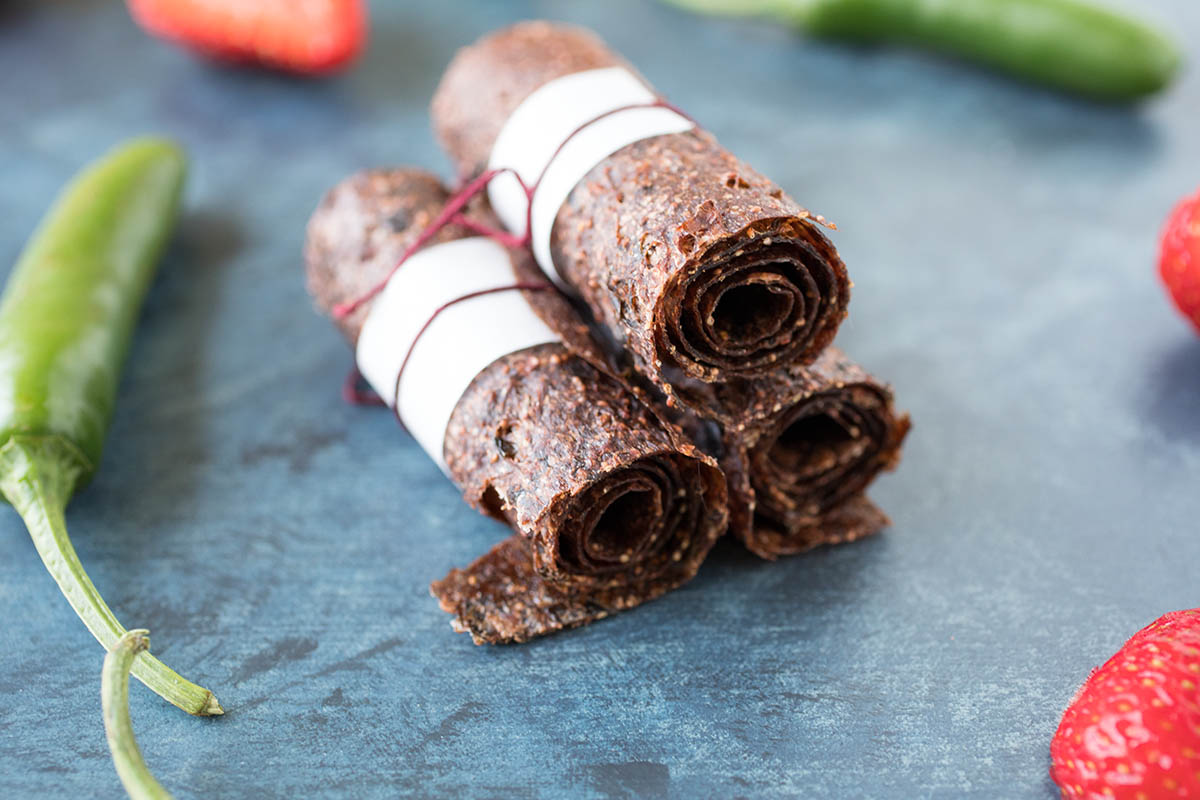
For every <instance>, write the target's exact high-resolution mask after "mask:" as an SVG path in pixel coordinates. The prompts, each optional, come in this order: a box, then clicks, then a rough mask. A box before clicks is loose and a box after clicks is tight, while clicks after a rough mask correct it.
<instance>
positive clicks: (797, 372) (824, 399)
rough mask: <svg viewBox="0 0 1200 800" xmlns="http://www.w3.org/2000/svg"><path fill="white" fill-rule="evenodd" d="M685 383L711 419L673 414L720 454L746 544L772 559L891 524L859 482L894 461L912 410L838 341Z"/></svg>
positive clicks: (733, 516)
mask: <svg viewBox="0 0 1200 800" xmlns="http://www.w3.org/2000/svg"><path fill="white" fill-rule="evenodd" d="M689 389H690V390H691V391H692V392H693V396H692V398H691V400H692V402H693V403H695V404H701V405H703V406H704V407H705V408H706V411H707V415H708V416H709V417H710V418H711V419H710V420H701V419H699V418H698V417H696V416H694V415H689V414H686V413H679V412H677V413H676V414H675V416H674V419H676V421H677V422H678V424H680V425H681V426H682V427H683V428H684V429H685V430H687V431H688V432H689V435H690V436H691V438H693V440H694V441H698V442H700V443H701V444H702V447H703V448H704V449H705V450H707V451H708V452H710V453H712V454H713V455H715V456H717V458H718V460H719V462H720V464H721V467H722V469H724V471H725V476H726V479H727V480H728V483H729V507H730V530H731V531H732V532H733V534H734V535H735V536H737V537H738V538H739V539H740V540H741V541H742V542H743V543H744V544H745V545H746V547H747V548H748V549H749V550H751V551H752V552H754V553H755V554H757V555H759V556H761V557H763V558H768V559H773V558H776V557H778V556H782V555H791V554H795V553H800V552H803V551H805V550H809V549H812V548H813V547H817V546H819V545H824V544H838V543H842V542H849V541H854V540H856V539H860V538H862V537H864V536H868V535H870V534H873V533H876V532H878V531H879V530H881V529H883V528H884V527H886V526H887V525H888V524H890V523H889V520H888V518H887V515H885V514H884V513H883V512H882V511H881V510H880V509H879V508H878V507H877V506H876V505H875V504H874V503H872V502H871V501H870V500H869V499H868V498H867V497H866V494H865V492H866V489H867V487H868V486H869V485H870V484H871V483H872V481H874V480H875V478H876V477H877V476H878V475H879V473H880V472H882V471H884V470H890V469H894V468H895V466H896V465H897V464H898V463H899V461H900V447H901V445H902V444H903V442H904V438H905V436H906V435H907V434H908V430H909V427H910V421H909V417H908V415H907V414H903V413H900V412H898V411H896V409H895V407H894V401H893V396H892V392H891V389H890V388H889V387H888V386H887V385H886V384H883V383H881V382H880V381H878V380H876V379H875V378H874V377H872V376H871V375H869V374H867V372H865V371H864V370H863V369H862V367H860V366H858V365H857V364H855V363H853V362H852V361H850V360H849V359H848V358H847V357H846V355H845V354H844V353H842V352H841V351H840V350H838V349H837V348H836V347H830V348H828V349H826V350H825V352H823V353H822V354H821V355H820V357H819V358H818V359H817V361H816V362H815V363H814V364H812V365H810V366H808V367H799V366H792V367H789V368H786V369H781V370H777V371H776V372H775V373H773V374H772V375H769V376H766V377H763V378H758V379H754V380H750V381H739V382H734V383H731V384H698V383H695V384H693V385H691V386H690V387H689ZM712 420H719V423H718V422H713V421H712Z"/></svg>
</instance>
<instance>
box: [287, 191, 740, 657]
mask: <svg viewBox="0 0 1200 800" xmlns="http://www.w3.org/2000/svg"><path fill="white" fill-rule="evenodd" d="M447 198H448V195H447V192H446V190H445V189H444V187H443V186H442V184H441V183H440V182H439V181H438V179H437V178H435V177H433V176H431V175H428V174H426V173H424V172H421V171H417V170H405V169H395V170H376V171H368V172H363V173H359V174H356V175H354V176H352V177H350V178H348V179H346V180H344V181H343V182H342V183H340V184H338V185H337V186H336V187H334V188H333V189H332V190H331V191H330V192H329V193H328V194H327V195H326V197H325V198H324V200H323V201H322V202H321V204H320V206H319V207H318V209H317V210H316V212H315V213H314V214H313V217H312V219H311V220H310V222H309V226H308V236H307V242H306V248H305V250H306V252H305V257H306V262H307V278H308V286H309V290H310V292H311V293H312V295H313V297H314V298H315V299H316V302H317V305H318V306H319V307H320V309H322V310H323V311H324V312H326V313H331V310H332V309H333V308H334V307H335V306H336V305H338V304H339V303H344V302H346V301H349V300H353V299H355V298H357V297H360V296H362V295H363V294H365V293H366V292H367V290H368V289H369V288H370V287H371V286H373V285H374V284H375V283H376V282H378V281H380V280H382V279H383V278H385V277H386V276H387V275H388V273H389V272H390V271H391V270H392V268H393V267H394V266H395V264H396V263H397V262H398V261H399V259H400V257H401V255H402V253H404V252H405V250H406V248H407V247H408V246H410V245H411V243H412V242H413V241H414V239H415V238H416V236H417V235H418V234H419V233H420V232H421V231H423V230H424V229H425V228H426V227H428V225H429V223H430V222H431V221H432V220H433V219H434V217H435V216H436V215H437V213H438V212H439V211H440V209H441V208H442V206H443V205H444V204H445V202H446V200H447ZM523 257H524V258H528V255H527V254H526V253H525V251H522V250H506V249H505V248H503V247H501V246H500V245H498V244H496V243H495V242H493V241H491V240H488V239H484V238H482V237H478V236H475V235H474V234H472V233H471V232H469V231H467V230H466V229H464V228H461V227H453V226H452V227H448V228H445V229H443V230H441V231H440V232H439V233H438V235H437V236H436V237H435V238H434V239H433V240H432V241H431V242H430V243H429V244H428V245H427V246H426V247H425V248H423V249H421V250H419V251H417V253H416V254H415V255H414V256H412V257H411V258H409V259H408V260H407V261H406V262H405V263H404V264H403V266H402V267H401V268H400V269H399V270H397V271H395V273H394V274H393V275H392V277H391V278H390V279H389V280H388V284H387V287H386V288H385V289H384V291H383V292H381V293H380V294H379V295H378V296H376V297H375V298H374V299H373V300H372V301H371V302H370V303H369V305H367V306H366V307H364V308H361V309H359V310H358V311H356V312H355V313H354V314H351V315H349V316H347V317H345V318H344V319H342V320H340V321H339V322H338V325H339V326H340V328H341V331H342V333H343V334H344V336H345V337H346V338H347V339H348V340H349V341H350V342H351V343H352V344H353V345H354V346H355V352H356V361H357V364H358V367H359V370H360V371H361V372H362V373H363V375H364V377H365V378H366V379H367V381H368V382H369V383H370V384H371V385H372V388H374V389H375V390H376V391H377V392H378V393H379V394H380V396H381V397H382V398H383V399H384V400H385V401H386V402H387V403H388V404H389V405H392V406H393V407H394V408H395V407H397V403H398V416H399V417H400V418H401V420H402V421H403V422H404V423H405V426H406V427H407V428H408V429H409V431H410V432H411V433H412V434H413V435H414V437H415V438H416V439H417V441H418V442H419V443H420V444H421V446H422V447H423V448H424V449H425V450H426V452H427V453H428V454H429V455H430V456H431V457H432V458H433V459H434V460H435V461H437V462H438V463H439V465H440V466H441V467H442V469H443V470H444V471H445V473H446V474H447V475H448V476H449V477H450V479H451V480H452V481H453V482H454V483H455V484H456V485H457V486H458V487H459V488H460V489H461V490H462V493H463V496H464V498H465V499H466V500H467V502H468V503H469V504H470V505H472V506H474V507H475V508H476V509H478V510H480V511H481V512H483V513H485V514H487V515H489V516H491V517H494V518H496V519H498V520H501V521H503V522H506V523H507V524H508V525H509V526H510V527H511V528H512V529H513V530H514V531H515V532H516V533H515V535H513V536H510V537H509V538H508V539H507V540H505V541H503V542H501V543H500V544H498V545H496V546H495V547H494V548H492V550H491V551H490V552H488V553H487V554H485V555H484V556H482V557H481V558H479V559H478V560H476V561H475V562H474V563H473V564H471V565H470V566H468V567H467V568H465V569H461V570H459V569H456V570H453V571H452V572H451V573H450V574H449V575H447V576H446V577H445V578H443V579H442V580H440V581H436V582H435V583H434V584H433V587H432V592H433V594H434V596H435V597H436V598H437V599H438V601H439V602H440V604H441V606H442V607H443V608H444V609H445V610H446V611H448V612H450V613H451V614H453V615H454V621H453V626H454V628H455V629H456V630H458V631H462V632H468V633H470V634H471V636H472V638H473V639H474V640H475V642H476V643H506V642H521V641H526V640H528V639H531V638H533V637H536V636H540V635H544V634H548V633H552V632H555V631H558V630H562V629H565V628H570V627H575V626H578V625H583V624H586V623H588V622H591V621H593V620H596V619H600V618H602V617H605V616H608V615H609V614H612V613H614V612H616V611H621V610H624V609H627V608H630V607H632V606H636V605H638V604H640V603H642V602H645V601H647V600H650V599H653V598H655V597H657V596H659V595H661V594H663V593H664V592H666V591H668V590H670V589H673V588H675V587H678V586H680V585H681V584H683V583H684V582H686V581H687V580H689V579H690V578H691V577H692V576H693V575H695V574H696V571H697V569H698V568H699V566H700V564H701V562H702V561H703V560H704V557H705V556H706V555H707V554H708V551H709V550H710V549H711V547H712V545H713V543H714V542H715V540H716V539H717V537H718V536H719V535H720V534H721V533H723V532H724V530H725V528H726V525H727V503H726V492H725V481H724V476H723V475H722V473H721V471H720V469H719V468H718V467H717V466H716V463H715V461H714V460H713V459H712V458H710V457H708V456H706V455H704V454H703V453H701V452H700V451H699V450H697V449H696V448H695V447H694V446H693V445H692V444H690V443H689V442H687V441H686V439H685V438H684V437H683V435H682V433H681V432H680V431H679V430H678V429H677V428H676V427H674V426H673V425H671V424H670V423H668V422H666V421H665V420H663V419H661V418H660V417H659V416H658V415H657V414H656V413H655V412H654V411H653V410H652V409H651V408H650V407H648V406H647V405H645V404H643V403H642V402H640V401H639V400H638V399H637V397H636V396H635V395H634V394H632V393H631V392H630V391H629V390H628V389H627V388H626V387H625V386H624V385H623V384H622V383H621V382H619V381H618V380H616V379H614V378H612V377H610V376H608V375H606V374H605V373H603V372H602V371H601V370H599V369H597V368H596V367H595V366H593V365H592V364H591V363H589V362H588V361H587V360H586V359H584V358H581V357H579V356H576V355H572V353H571V352H570V351H568V350H567V348H566V347H565V346H564V345H563V344H562V343H561V341H560V340H559V338H558V336H557V334H556V333H555V332H554V327H552V326H551V325H549V324H547V322H546V317H548V316H549V315H552V314H554V313H556V312H555V309H556V308H557V313H561V314H563V315H564V316H565V315H568V314H570V313H572V312H571V311H570V308H569V306H567V305H566V303H565V301H564V300H563V299H562V298H561V297H560V296H558V295H557V293H555V292H553V291H530V292H517V291H501V292H497V293H495V294H490V295H486V296H481V297H475V298H472V299H470V300H467V301H465V302H460V303H458V304H456V305H453V306H451V307H449V308H447V309H446V310H445V312H444V313H442V314H440V315H436V316H435V314H436V309H437V308H438V307H439V306H441V305H442V304H444V303H446V302H448V301H451V300H453V299H454V298H458V297H462V296H464V295H466V294H468V293H470V292H474V291H479V290H481V289H486V288H488V287H493V288H494V287H504V286H511V285H513V284H514V282H515V281H516V278H515V276H514V272H513V263H512V259H513V258H523ZM423 281H424V282H423ZM522 294H525V295H527V297H522V296H521V295H522ZM531 300H532V301H535V302H536V304H537V306H538V308H539V309H541V310H542V311H541V313H542V315H545V316H540V315H539V314H538V313H535V312H534V310H533V306H532V305H531V304H530V301H531ZM556 303H557V304H558V305H556ZM331 315H332V314H331ZM430 319H432V320H433V321H432V322H429V320H430ZM427 322H428V323H429V324H428V327H427V328H426V330H425V332H424V334H423V335H420V336H419V337H417V338H416V339H415V344H414V336H413V332H414V331H416V330H417V329H419V328H421V327H422V326H423V325H424V324H425V323H427ZM514 345H517V347H515V348H514ZM406 360H407V363H406V364H405V361H406ZM447 383H449V384H451V385H450V386H449V387H447V386H446V385H445V384H447ZM397 387H398V389H399V391H397Z"/></svg>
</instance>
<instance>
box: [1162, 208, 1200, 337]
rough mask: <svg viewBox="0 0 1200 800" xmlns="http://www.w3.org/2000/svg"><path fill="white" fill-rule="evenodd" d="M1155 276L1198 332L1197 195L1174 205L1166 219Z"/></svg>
mask: <svg viewBox="0 0 1200 800" xmlns="http://www.w3.org/2000/svg"><path fill="white" fill-rule="evenodd" d="M1158 273H1159V275H1161V276H1162V279H1163V283H1165V284H1166V285H1167V289H1168V290H1170V292H1171V297H1172V298H1173V299H1174V300H1175V305H1176V306H1178V307H1179V310H1180V311H1182V312H1183V315H1184V316H1185V317H1187V318H1188V319H1189V320H1191V323H1192V325H1194V326H1195V327H1196V330H1197V331H1200V194H1196V195H1195V196H1194V197H1189V198H1187V199H1185V200H1184V201H1183V202H1181V203H1180V204H1179V205H1177V206H1176V207H1175V210H1174V211H1172V212H1171V216H1170V217H1169V218H1168V219H1167V226H1166V228H1164V229H1163V234H1162V247H1161V254H1160V255H1159V261H1158Z"/></svg>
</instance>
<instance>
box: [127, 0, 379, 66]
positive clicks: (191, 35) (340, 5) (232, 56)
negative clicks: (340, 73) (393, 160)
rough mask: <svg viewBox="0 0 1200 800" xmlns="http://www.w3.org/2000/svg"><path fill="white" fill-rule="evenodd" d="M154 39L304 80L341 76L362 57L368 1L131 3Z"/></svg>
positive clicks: (163, 0) (141, 0)
mask: <svg viewBox="0 0 1200 800" xmlns="http://www.w3.org/2000/svg"><path fill="white" fill-rule="evenodd" d="M127 3H128V5H129V10H130V12H131V13H132V14H133V18H134V19H135V20H137V22H138V24H139V25H141V26H142V27H143V28H145V29H146V30H147V31H149V32H150V33H153V34H155V35H157V36H162V37H164V38H166V39H171V40H173V41H176V42H179V43H181V44H183V45H184V46H186V47H189V48H191V49H193V50H196V51H199V52H201V53H204V54H205V55H208V56H212V57H214V58H218V59H221V60H224V61H234V62H242V63H256V64H263V65H265V66H269V67H275V68H277V69H282V70H287V71H289V72H296V73H299V74H302V75H320V74H325V73H329V72H333V71H335V70H338V69H340V68H342V67H344V66H346V65H347V64H349V63H350V62H351V61H353V60H354V59H355V58H356V57H357V56H358V55H359V53H361V52H362V50H363V47H364V45H365V44H366V37H367V12H366V8H365V6H364V0H127Z"/></svg>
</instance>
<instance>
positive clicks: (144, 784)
mask: <svg viewBox="0 0 1200 800" xmlns="http://www.w3.org/2000/svg"><path fill="white" fill-rule="evenodd" d="M149 637H150V631H147V630H136V631H129V632H128V633H126V634H125V635H124V636H122V637H121V638H120V639H119V640H117V643H116V644H115V645H114V646H113V648H112V649H111V650H109V651H108V655H106V656H105V657H104V671H103V672H102V673H100V704H101V707H102V708H103V709H104V734H105V736H106V737H107V738H108V749H109V750H110V751H111V752H112V759H113V766H115V767H116V768H117V775H118V776H119V777H120V778H121V783H122V784H124V786H125V791H126V792H128V793H129V796H130V798H132V800H171V793H170V792H168V791H167V790H166V789H164V788H163V786H162V784H161V783H159V782H158V781H157V780H155V778H154V776H153V775H151V774H150V769H149V768H148V767H147V766H146V762H145V760H144V759H143V758H142V751H141V750H140V749H139V748H138V743H137V739H135V738H134V736H133V722H132V721H131V720H130V719H129V668H130V667H132V666H133V660H134V658H135V657H136V656H137V655H138V653H144V652H145V651H146V650H148V649H149V647H150V638H149Z"/></svg>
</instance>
